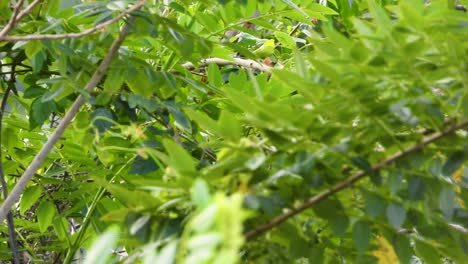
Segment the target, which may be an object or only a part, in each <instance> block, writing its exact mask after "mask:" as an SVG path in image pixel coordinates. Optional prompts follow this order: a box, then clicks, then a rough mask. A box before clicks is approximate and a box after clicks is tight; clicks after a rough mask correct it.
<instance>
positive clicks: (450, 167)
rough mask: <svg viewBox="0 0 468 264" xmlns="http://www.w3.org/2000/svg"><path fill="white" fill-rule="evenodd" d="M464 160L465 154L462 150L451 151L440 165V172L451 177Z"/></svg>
mask: <svg viewBox="0 0 468 264" xmlns="http://www.w3.org/2000/svg"><path fill="white" fill-rule="evenodd" d="M464 160H465V155H464V153H463V152H462V151H457V152H455V153H453V154H452V155H451V156H450V158H449V159H448V160H447V161H446V162H445V164H444V166H443V167H442V173H443V175H444V176H445V177H449V178H451V177H452V174H453V173H454V172H455V171H457V170H458V168H460V166H461V165H462V164H463V161H464Z"/></svg>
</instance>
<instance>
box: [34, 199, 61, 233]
mask: <svg viewBox="0 0 468 264" xmlns="http://www.w3.org/2000/svg"><path fill="white" fill-rule="evenodd" d="M36 214H37V223H38V225H39V231H40V232H41V233H44V232H46V231H47V228H48V227H49V226H50V225H51V224H52V220H54V216H55V214H56V209H55V205H54V204H53V203H51V202H49V201H47V200H44V201H42V202H41V203H40V204H39V206H38V207H37V211H36Z"/></svg>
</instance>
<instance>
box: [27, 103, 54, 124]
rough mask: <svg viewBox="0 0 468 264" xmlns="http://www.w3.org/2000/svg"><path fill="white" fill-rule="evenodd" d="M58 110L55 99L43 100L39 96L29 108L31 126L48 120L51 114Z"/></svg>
mask: <svg viewBox="0 0 468 264" xmlns="http://www.w3.org/2000/svg"><path fill="white" fill-rule="evenodd" d="M56 111H57V105H56V104H55V102H54V101H47V102H42V99H41V98H37V99H36V100H34V101H33V102H32V104H31V109H30V110H29V117H30V118H29V127H30V128H31V129H33V128H36V127H38V126H40V125H42V124H43V123H44V121H46V120H47V119H48V118H49V116H50V114H51V113H53V112H56Z"/></svg>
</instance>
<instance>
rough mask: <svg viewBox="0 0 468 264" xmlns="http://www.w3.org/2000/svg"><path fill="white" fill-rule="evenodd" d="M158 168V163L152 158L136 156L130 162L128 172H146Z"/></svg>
mask: <svg viewBox="0 0 468 264" xmlns="http://www.w3.org/2000/svg"><path fill="white" fill-rule="evenodd" d="M157 169H159V166H158V164H157V163H156V162H155V161H154V160H153V159H152V158H147V159H145V158H143V157H141V156H137V157H136V158H135V160H133V162H132V166H131V167H130V171H129V172H128V173H129V174H147V173H150V172H153V171H155V170H157Z"/></svg>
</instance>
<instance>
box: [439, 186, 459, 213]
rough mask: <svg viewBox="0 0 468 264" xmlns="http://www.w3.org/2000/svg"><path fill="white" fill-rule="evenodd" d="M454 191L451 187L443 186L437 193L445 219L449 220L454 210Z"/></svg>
mask: <svg viewBox="0 0 468 264" xmlns="http://www.w3.org/2000/svg"><path fill="white" fill-rule="evenodd" d="M455 196H456V192H455V190H454V189H453V188H452V187H445V188H443V189H442V190H441V191H440V194H439V206H440V210H442V212H443V214H444V216H445V219H447V220H451V219H452V217H453V214H454V211H455Z"/></svg>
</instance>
